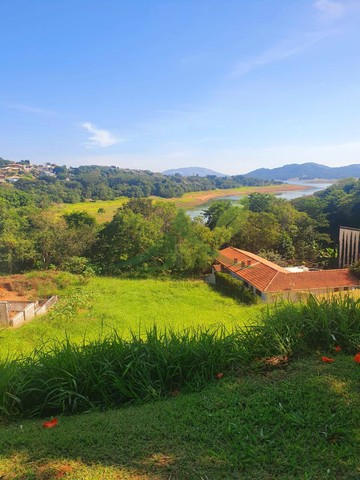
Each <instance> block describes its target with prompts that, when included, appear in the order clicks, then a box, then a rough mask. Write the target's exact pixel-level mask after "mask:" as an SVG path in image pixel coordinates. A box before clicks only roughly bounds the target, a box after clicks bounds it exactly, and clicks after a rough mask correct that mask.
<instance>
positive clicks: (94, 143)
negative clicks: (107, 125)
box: [81, 122, 124, 148]
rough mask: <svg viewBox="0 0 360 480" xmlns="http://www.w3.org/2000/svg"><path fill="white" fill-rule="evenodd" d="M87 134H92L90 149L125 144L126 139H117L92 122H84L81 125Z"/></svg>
mask: <svg viewBox="0 0 360 480" xmlns="http://www.w3.org/2000/svg"><path fill="white" fill-rule="evenodd" d="M81 127H82V128H84V129H85V130H86V131H87V132H89V133H90V136H89V143H88V144H87V146H88V147H102V148H105V147H111V145H116V144H117V143H120V142H123V141H124V139H121V138H117V137H115V136H114V135H113V134H112V133H110V132H109V131H108V130H101V129H100V128H97V127H96V126H95V125H93V124H92V123H90V122H84V123H82V124H81Z"/></svg>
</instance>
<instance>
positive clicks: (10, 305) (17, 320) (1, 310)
mask: <svg viewBox="0 0 360 480" xmlns="http://www.w3.org/2000/svg"><path fill="white" fill-rule="evenodd" d="M57 301H58V297H57V295H54V296H53V297H51V298H49V300H47V301H46V302H45V303H44V304H43V305H41V307H38V302H36V303H32V302H0V325H4V326H6V327H8V326H11V327H20V326H21V325H22V324H23V323H25V322H29V321H30V320H32V319H33V318H34V317H37V316H38V315H43V314H44V313H46V312H47V311H48V310H49V308H50V307H52V306H53V305H54V304H55V303H56V302H57ZM9 312H19V313H17V314H16V315H15V316H14V317H12V318H9Z"/></svg>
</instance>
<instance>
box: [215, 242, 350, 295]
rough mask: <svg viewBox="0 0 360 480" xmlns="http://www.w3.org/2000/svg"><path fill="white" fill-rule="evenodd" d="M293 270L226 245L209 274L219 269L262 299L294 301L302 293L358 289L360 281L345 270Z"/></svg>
mask: <svg viewBox="0 0 360 480" xmlns="http://www.w3.org/2000/svg"><path fill="white" fill-rule="evenodd" d="M299 270H300V271H295V272H294V271H293V270H291V269H289V270H288V269H286V268H283V267H279V265H276V264H275V263H273V262H270V261H268V260H266V259H265V258H262V257H259V256H258V255H255V254H254V253H250V252H247V251H245V250H240V249H238V248H234V247H228V248H224V249H223V250H221V251H220V252H219V254H218V256H217V258H216V262H215V264H214V265H213V273H215V272H216V271H222V272H225V273H229V274H230V275H232V276H233V277H234V278H237V279H239V280H241V281H243V282H244V285H245V286H246V287H247V288H249V289H251V290H252V291H253V293H254V295H258V296H259V297H261V299H262V300H263V301H264V302H273V301H275V300H277V299H281V298H283V299H291V300H297V299H298V298H299V297H301V295H303V294H308V293H312V294H316V295H318V294H323V293H330V292H339V291H344V290H354V289H360V280H359V279H357V278H356V277H355V276H354V275H352V273H351V272H350V270H349V269H347V268H343V269H338V270H317V271H309V270H307V271H301V269H299Z"/></svg>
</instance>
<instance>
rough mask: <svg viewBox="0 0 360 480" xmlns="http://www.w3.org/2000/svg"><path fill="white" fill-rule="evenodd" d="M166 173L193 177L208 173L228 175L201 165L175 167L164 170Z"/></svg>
mask: <svg viewBox="0 0 360 480" xmlns="http://www.w3.org/2000/svg"><path fill="white" fill-rule="evenodd" d="M162 173H163V174H164V175H176V174H179V175H181V176H182V177H192V176H195V175H198V176H199V177H207V176H208V175H215V176H216V177H227V175H225V174H224V173H219V172H215V171H214V170H210V169H209V168H201V167H185V168H173V169H171V170H165V171H164V172H162Z"/></svg>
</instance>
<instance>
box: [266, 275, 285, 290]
mask: <svg viewBox="0 0 360 480" xmlns="http://www.w3.org/2000/svg"><path fill="white" fill-rule="evenodd" d="M279 273H281V274H283V275H285V273H283V272H276V273H275V275H274V276H273V278H272V279H271V280H270V282H269V283H268V284H267V285H266V287H265V288H264V292H266V290H267V289H268V288H269V287H270V285H271V284H272V282H273V281H274V280H275V278H276V277H277V276H278V274H279Z"/></svg>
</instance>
